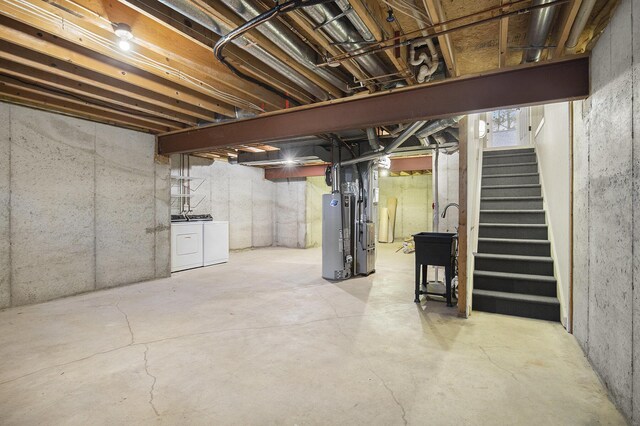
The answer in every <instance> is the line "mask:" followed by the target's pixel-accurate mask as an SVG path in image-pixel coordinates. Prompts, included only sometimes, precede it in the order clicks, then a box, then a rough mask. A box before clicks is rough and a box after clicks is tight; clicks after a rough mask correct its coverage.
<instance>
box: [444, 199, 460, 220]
mask: <svg viewBox="0 0 640 426" xmlns="http://www.w3.org/2000/svg"><path fill="white" fill-rule="evenodd" d="M451 206H454V207H455V208H457V209H458V210H460V206H458V204H457V203H449V204H447V205H446V206H445V207H444V211H443V212H442V218H443V219H444V218H445V216H447V209H448V208H449V207H451Z"/></svg>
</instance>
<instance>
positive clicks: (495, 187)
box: [481, 173, 540, 189]
mask: <svg viewBox="0 0 640 426" xmlns="http://www.w3.org/2000/svg"><path fill="white" fill-rule="evenodd" d="M529 174H531V175H534V174H537V173H529ZM502 176H507V175H502ZM512 176H515V175H512ZM517 176H521V175H517ZM539 186H540V184H539V183H523V184H521V185H485V186H482V187H481V188H482V189H511V188H536V187H539Z"/></svg>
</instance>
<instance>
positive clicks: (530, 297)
mask: <svg viewBox="0 0 640 426" xmlns="http://www.w3.org/2000/svg"><path fill="white" fill-rule="evenodd" d="M473 295H474V296H484V297H495V298H497V299H504V300H513V301H521V302H534V303H544V304H546V305H560V301H559V300H558V298H557V297H551V296H537V295H534V294H524V293H507V292H504V291H492V290H479V289H475V288H474V289H473Z"/></svg>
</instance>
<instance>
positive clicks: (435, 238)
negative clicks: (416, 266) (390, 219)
mask: <svg viewBox="0 0 640 426" xmlns="http://www.w3.org/2000/svg"><path fill="white" fill-rule="evenodd" d="M457 238H458V234H454V233H451V232H420V233H418V234H415V235H414V236H413V241H414V242H415V246H416V262H417V263H420V264H423V265H433V266H435V265H438V266H449V265H451V264H452V262H453V259H454V258H455V256H456V245H455V240H457Z"/></svg>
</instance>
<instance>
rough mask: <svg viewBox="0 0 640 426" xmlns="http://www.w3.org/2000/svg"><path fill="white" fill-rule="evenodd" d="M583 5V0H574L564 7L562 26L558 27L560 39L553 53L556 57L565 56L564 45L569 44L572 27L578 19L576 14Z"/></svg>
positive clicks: (561, 19) (561, 18)
mask: <svg viewBox="0 0 640 426" xmlns="http://www.w3.org/2000/svg"><path fill="white" fill-rule="evenodd" d="M581 5H582V0H573V1H572V2H571V3H569V4H568V5H565V6H564V7H563V8H562V13H561V15H560V18H559V21H560V26H559V27H558V28H559V31H558V41H557V44H556V48H555V50H554V51H553V55H552V56H553V57H554V58H560V57H561V56H564V47H565V46H566V45H567V40H568V39H569V34H570V33H571V28H572V27H573V23H574V22H575V20H576V16H578V11H579V10H580V6H581Z"/></svg>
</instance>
